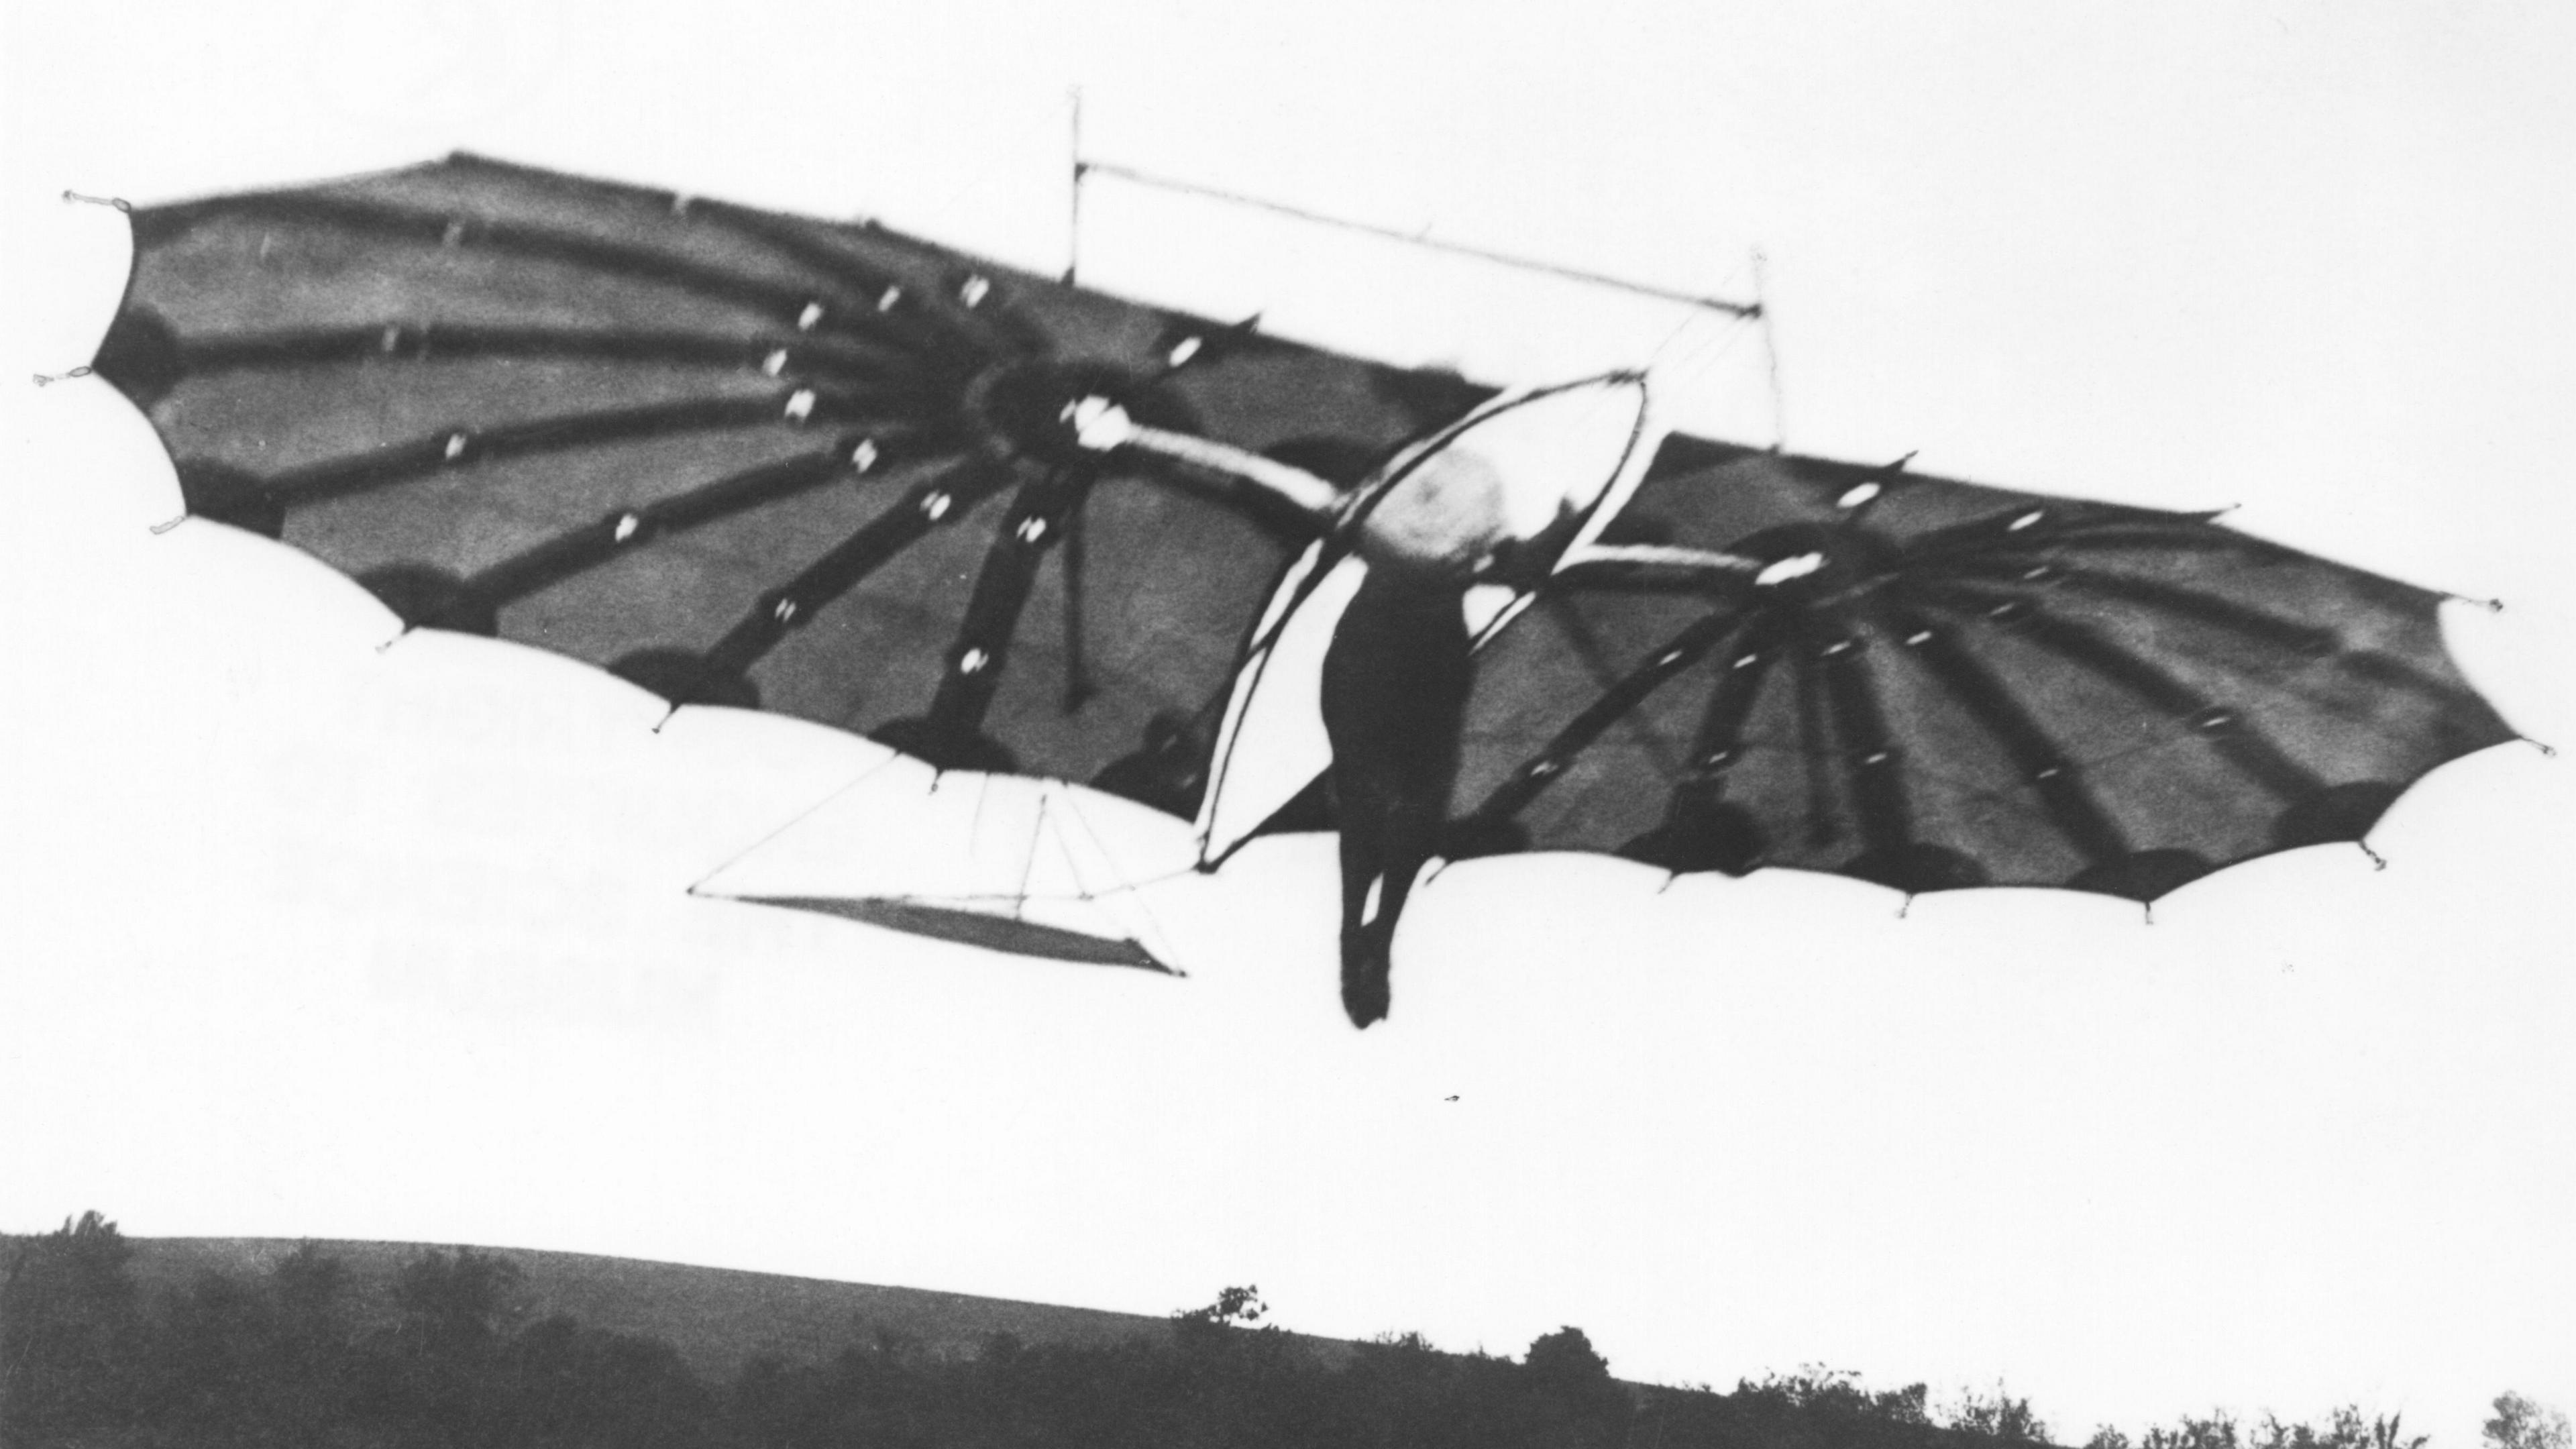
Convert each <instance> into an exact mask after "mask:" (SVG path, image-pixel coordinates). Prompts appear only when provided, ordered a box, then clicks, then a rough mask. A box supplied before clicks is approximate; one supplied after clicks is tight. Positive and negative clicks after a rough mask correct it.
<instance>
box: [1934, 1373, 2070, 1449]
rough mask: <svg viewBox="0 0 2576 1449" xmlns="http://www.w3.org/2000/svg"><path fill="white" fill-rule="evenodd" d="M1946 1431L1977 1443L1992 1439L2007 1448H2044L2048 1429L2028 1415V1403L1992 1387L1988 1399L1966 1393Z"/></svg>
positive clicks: (2034, 1417) (2033, 1416) (1999, 1385)
mask: <svg viewBox="0 0 2576 1449" xmlns="http://www.w3.org/2000/svg"><path fill="white" fill-rule="evenodd" d="M1950 1427H1951V1428H1953V1429H1956V1430H1958V1431H1959V1432H1960V1433H1962V1434H1974V1435H1976V1436H1977V1437H1978V1438H1981V1439H1996V1440H2000V1441H2002V1442H2004V1443H2007V1444H2045V1443H2047V1442H2048V1425H2047V1424H2045V1423H2043V1422H2041V1420H2040V1417H2039V1415H2038V1414H2036V1413H2034V1412H2032V1410H2031V1407H2030V1400H2028V1399H2016V1398H2014V1397H2013V1396H2012V1395H2011V1394H2008V1393H2006V1392H2004V1386H2003V1385H2002V1384H1997V1385H1995V1396H1994V1397H1993V1398H1991V1399H1989V1398H1986V1397H1984V1396H1983V1395H1980V1394H1978V1393H1977V1392H1976V1391H1975V1390H1973V1389H1972V1390H1970V1391H1969V1392H1968V1394H1967V1396H1966V1397H1965V1398H1964V1399H1962V1400H1961V1401H1960V1404H1959V1408H1958V1411H1957V1412H1955V1413H1953V1414H1952V1415H1951V1416H1950Z"/></svg>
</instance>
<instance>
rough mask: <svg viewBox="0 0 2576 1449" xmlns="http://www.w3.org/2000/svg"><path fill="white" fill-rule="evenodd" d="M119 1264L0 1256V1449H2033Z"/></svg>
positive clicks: (1244, 1316)
mask: <svg viewBox="0 0 2576 1449" xmlns="http://www.w3.org/2000/svg"><path fill="white" fill-rule="evenodd" d="M132 1252H133V1249H132V1247H131V1245H130V1244H128V1243H127V1242H126V1241H125V1240H124V1238H123V1237H122V1236H121V1235H119V1233H118V1232H117V1230H116V1226H115V1224H113V1223H110V1222H107V1221H106V1220H104V1219H102V1218H101V1217H99V1215H98V1214H96V1213H90V1214H87V1215H85V1216H83V1217H82V1218H81V1219H80V1220H79V1221H78V1222H77V1223H66V1224H65V1225H64V1227H63V1229H62V1230H61V1231H59V1232H56V1233H52V1234H49V1235H47V1236H44V1237H41V1238H33V1239H26V1240H21V1241H20V1242H19V1243H17V1244H16V1245H15V1246H14V1247H13V1248H12V1249H11V1250H10V1251H9V1253H8V1254H7V1261H6V1264H5V1272H6V1279H5V1285H0V1439H5V1442H7V1443H8V1444H10V1445H13V1446H28V1449H34V1446H42V1445H85V1446H133V1449H143V1446H162V1445H174V1446H175V1445H181V1444H186V1445H210V1446H226V1445H244V1446H247V1445H280V1446H300V1445H314V1446H331V1449H344V1446H345V1449H372V1446H389V1449H408V1446H424V1449H425V1446H439V1449H447V1446H472V1449H483V1446H489V1449H505V1446H522V1445H524V1446H587V1445H598V1446H621V1449H622V1446H653V1445H672V1446H683V1445H706V1446H718V1449H731V1446H741V1449H772V1446H775V1449H786V1446H791V1445H792V1446H797V1449H829V1446H842V1445H848V1446H859V1445H870V1446H874V1445H891V1446H914V1445H918V1446H934V1445H935V1446H997V1449H998V1446H1006V1445H1030V1446H1037V1445H1046V1446H1055V1445H1127V1446H1139V1449H1151V1446H1253V1449H1258V1446H1281V1449H1286V1446H1301V1445H1317V1446H1324V1445H1330V1446H1371V1445H1382V1446H1390V1449H1392V1446H1405V1449H1414V1446H1420V1449H1442V1446H1450V1445H1455V1446H1460V1449H1468V1446H1473V1449H1510V1446H1550V1449H1555V1446H1602V1449H1610V1446H1628V1445H1653V1446H1656V1449H1691V1446H1781V1449H1809V1446H1812V1449H1971V1446H1978V1449H1995V1446H1998V1445H2002V1444H2034V1445H2035V1444H2041V1443H2044V1442H2046V1440H2047V1435H2048V1431H2047V1428H2046V1426H2045V1425H2043V1424H2041V1423H2040V1422H2039V1421H2038V1420H2037V1419H2036V1418H2035V1417H2033V1416H2032V1414H2031V1412H2030V1408H2029V1405H2028V1404H2027V1403H2026V1402H2024V1401H2021V1400H2015V1399H2012V1398H2010V1397H2008V1396H2004V1395H2002V1394H2000V1393H1999V1394H1998V1395H1997V1396H1996V1397H1994V1398H1992V1399H1978V1398H1973V1397H1972V1398H1971V1399H1970V1400H1968V1402H1967V1403H1966V1404H1965V1405H1964V1406H1962V1407H1961V1408H1959V1409H1957V1410H1955V1411H1953V1412H1951V1413H1950V1414H1948V1415H1947V1416H1946V1417H1947V1422H1936V1421H1935V1419H1934V1416H1933V1415H1932V1413H1931V1411H1930V1408H1929V1405H1928V1402H1927V1400H1928V1396H1927V1394H1926V1392H1925V1390H1924V1388H1923V1387H1922V1386H1921V1385H1916V1386H1914V1387H1912V1388H1908V1389H1903V1390H1894V1391H1875V1392H1873V1391H1870V1390H1867V1389H1865V1388H1863V1387H1861V1386H1860V1385H1859V1384H1858V1383H1857V1382H1856V1381H1855V1380H1854V1379H1853V1378H1852V1377H1851V1376H1850V1375H1847V1374H1835V1373H1824V1372H1816V1371H1810V1372H1808V1373H1804V1374H1801V1375H1797V1376H1793V1377H1787V1378H1779V1377H1775V1378H1772V1379H1769V1380H1766V1381H1764V1382H1761V1383H1758V1384H1757V1383H1747V1384H1741V1385H1739V1386H1738V1387H1737V1389H1736V1391H1735V1392H1733V1393H1731V1394H1721V1393H1716V1392H1712V1391H1710V1390H1707V1389H1661V1388H1655V1389H1645V1388H1638V1387H1636V1386H1633V1385H1629V1384H1624V1383H1621V1382H1619V1381H1618V1380H1616V1379H1613V1378H1612V1377H1611V1375H1610V1371H1609V1365H1608V1364H1607V1363H1606V1362H1605V1361H1604V1360H1603V1359H1602V1358H1601V1356H1600V1355H1599V1354H1597V1353H1595V1352H1594V1351H1593V1349H1592V1345H1591V1343H1590V1341H1589V1340H1587V1339H1586V1338H1585V1337H1584V1335H1583V1333H1582V1332H1581V1331H1580V1330H1579V1329H1574V1328H1566V1329H1562V1330H1559V1331H1558V1332H1555V1333H1551V1334H1547V1335H1545V1336H1543V1337H1541V1338H1540V1339H1538V1341H1537V1342H1535V1343H1533V1344H1531V1345H1530V1347H1529V1351H1528V1352H1527V1354H1526V1355H1524V1356H1523V1358H1522V1359H1521V1360H1520V1361H1518V1362H1515V1361H1512V1360H1510V1359H1504V1358H1496V1357H1491V1356H1487V1355H1484V1354H1481V1353H1477V1354H1451V1353H1444V1352H1441V1351H1438V1350H1435V1349H1433V1348H1431V1347H1430V1346H1429V1345H1427V1344H1425V1343H1424V1342H1423V1341H1422V1340H1421V1339H1420V1338H1418V1337H1414V1336H1410V1335H1408V1336H1405V1337H1401V1338H1390V1339H1385V1340H1381V1341H1378V1342H1374V1343H1368V1344H1361V1345H1357V1346H1355V1348H1354V1349H1353V1350H1352V1351H1350V1352H1348V1353H1337V1354H1326V1353H1322V1352H1318V1351H1317V1349H1316V1347H1315V1346H1314V1345H1313V1344H1311V1343H1309V1342H1303V1341H1300V1340H1299V1339H1297V1338H1296V1337H1294V1336H1292V1335H1290V1334H1286V1333H1283V1332H1280V1331H1278V1330H1277V1329H1276V1328H1274V1327H1269V1326H1265V1325H1262V1324H1261V1323H1260V1321H1259V1320H1260V1319H1261V1317H1262V1308H1261V1304H1260V1300H1259V1298H1258V1297H1257V1296H1256V1295H1255V1294H1254V1292H1253V1291H1252V1290H1250V1289H1228V1290H1226V1292H1225V1293H1224V1294H1223V1295H1221V1296H1220V1297H1219V1299H1218V1301H1217V1302H1215V1303H1214V1304H1211V1305H1209V1306H1207V1307H1205V1308H1201V1309H1196V1310H1192V1311H1189V1312H1185V1313H1181V1314H1178V1315H1175V1317H1174V1319H1173V1321H1172V1324H1171V1331H1170V1332H1169V1333H1167V1334H1151V1333H1149V1334H1142V1335H1139V1336H1137V1337H1135V1338H1133V1339H1129V1340H1126V1341H1123V1342H1119V1343H1115V1344H1111V1345H1106V1346H1101V1345H1084V1346H1069V1345H1050V1344H1032V1343H1023V1342H1021V1341H1019V1340H1018V1339H1016V1338H1013V1337H1011V1336H1009V1335H998V1336H995V1337H993V1338H990V1339H988V1340H987V1341H986V1342H985V1343H984V1344H983V1346H982V1348H981V1349H980V1351H978V1352H974V1353H970V1354H961V1353H937V1352H931V1351H928V1350H926V1349H924V1348H923V1347H921V1346H920V1345H917V1344H914V1343H910V1342H907V1341H904V1340H902V1339H899V1338H892V1337H880V1338H878V1339H877V1340H876V1341H874V1342H869V1343H862V1344H854V1345H852V1346H851V1347H849V1348H848V1349H846V1350H844V1351H843V1352H842V1353H841V1354H840V1355H839V1356H838V1357H836V1358H835V1359H833V1360H832V1361H831V1362H829V1363H825V1364H809V1363H790V1362H787V1361H786V1360H784V1359H782V1358H779V1357H777V1356H775V1355H769V1356H761V1357H755V1358H753V1359H752V1360H750V1361H749V1362H748V1363H746V1364H745V1365H744V1366H743V1367H742V1369H741V1370H740V1371H739V1372H738V1373H737V1374H735V1375H734V1377H733V1378H732V1380H731V1381H730V1382H726V1383H715V1382H710V1381H709V1380H707V1379H706V1378H704V1377H702V1376H701V1375H700V1374H698V1373H697V1372H695V1371H694V1370H693V1369H692V1368H691V1367H690V1365H689V1364H688V1363H687V1362H686V1361H685V1360H684V1359H683V1358H682V1357H681V1355H680V1353H679V1352H678V1351H677V1350H676V1349H674V1348H672V1347H671V1346H670V1345H669V1344H666V1343H664V1342H662V1341H660V1340H658V1339H653V1338H647V1337H640V1336H636V1335H632V1334H624V1333H614V1332H608V1331H605V1330H602V1329H598V1328H593V1327H590V1326H587V1325H585V1324H582V1323H580V1322H577V1321H575V1320H574V1319H572V1318H570V1317H566V1316H561V1315H557V1316H552V1317H546V1318H541V1319H538V1320H536V1321H534V1322H525V1321H522V1315H520V1314H518V1313H516V1312H514V1311H513V1310H514V1290H515V1289H516V1288H517V1287H518V1280H519V1270H518V1268H517V1266H516V1265H515V1264H513V1263H511V1262H510V1261H509V1260H507V1259H506V1258H501V1257H497V1256H492V1255H487V1254H481V1253H476V1252H474V1251H472V1250H471V1249H456V1250H452V1251H423V1252H422V1253H421V1254H420V1255H419V1256H417V1257H415V1258H413V1259H412V1260H411V1261H410V1262H408V1263H407V1264H405V1265H404V1266H403V1268H402V1269H401V1270H400V1272H399V1273H398V1274H397V1275H396V1277H395V1279H394V1281H393V1283H392V1285H391V1288H390V1291H389V1293H386V1294H376V1293H366V1294H361V1293H359V1292H358V1291H357V1290H356V1288H355V1287H354V1285H353V1283H352V1280H351V1276H350V1274H349V1272H348V1271H347V1269H346V1268H345V1266H344V1265H343V1264H341V1263H340V1262H339V1261H338V1260H337V1259H335V1258H333V1257H332V1256H330V1255H329V1254H327V1253H325V1252H323V1251H321V1250H319V1249H317V1248H316V1247H314V1246H313V1245H311V1244H306V1245H304V1246H302V1247H300V1248H298V1249H296V1250H295V1251H293V1252H291V1253H288V1254H286V1255H285V1256H284V1257H282V1258H280V1259H279V1260H277V1261H276V1262H275V1263H273V1264H272V1265H271V1266H270V1268H269V1269H268V1271H267V1272H266V1273H265V1274H263V1275H260V1276H258V1277H256V1278H243V1277H237V1276H232V1275H227V1274H221V1273H207V1274H205V1275H203V1276H201V1277H200V1278H198V1279H197V1280H196V1281H195V1282H194V1283H192V1284H190V1285H188V1286H187V1287H185V1288H184V1289H178V1290H172V1291H165V1292H162V1293H159V1294H156V1295H153V1296H152V1301H149V1302H147V1301H145V1295H144V1294H143V1293H142V1291H141V1290H140V1289H139V1288H138V1286H137V1285H136V1283H135V1281H134V1279H133V1277H132V1276H131V1274H130V1273H129V1271H128V1259H129V1258H130V1256H131V1255H132ZM2191 1427H2194V1428H2198V1429H2202V1430H2204V1431H2207V1430H2211V1429H2213V1428H2214V1421H2213V1422H2212V1423H2211V1424H2198V1423H2195V1424H2194V1425H2192V1426H2191ZM2267 1427H2268V1428H2269V1429H2270V1430H2272V1431H2273V1432H2271V1433H2270V1434H2268V1435H2267V1434H2263V1433H2255V1434H2249V1435H2248V1436H2247V1437H2246V1438H2245V1440H2244V1441H2243V1444H2242V1449H2416V1446H2417V1445H2420V1441H2414V1444H2411V1445H2410V1444H2408V1443H2407V1441H2401V1440H2396V1439H2395V1438H2394V1435H2393V1425H2387V1426H2382V1425H2378V1424H2375V1423H2374V1424H2372V1425H2368V1426H2365V1425H2364V1424H2363V1423H2362V1422H2361V1421H2360V1419H2359V1417H2358V1416H2357V1415H2354V1416H2350V1417H2349V1418H2348V1419H2347V1418H2346V1416H2338V1419H2337V1423H2336V1424H2335V1425H2334V1426H2333V1427H2332V1429H2330V1430H2329V1431H2327V1432H2326V1433H2322V1434H2321V1433H2318V1432H2317V1431H2312V1430H2309V1429H2307V1428H2305V1427H2304V1426H2301V1427H2300V1428H2298V1429H2297V1431H2296V1434H2295V1435H2293V1434H2292V1433H2291V1432H2290V1431H2288V1430H2286V1429H2284V1428H2283V1426H2279V1425H2277V1424H2275V1425H2269V1426H2267ZM2371 1429H2377V1430H2378V1433H2377V1435H2375V1436H2374V1435H2372V1434H2371V1433H2370V1430H2371ZM2336 1431H2341V1432H2336ZM2374 1438H2375V1440H2376V1442H2374ZM2096 1442H2097V1443H2102V1442H2103V1440H2102V1439H2101V1438H2099V1437H2097V1441H2096ZM2119 1442H2120V1441H2118V1440H2117V1438H2116V1436H2110V1442H2109V1443H2105V1444H2104V1449H2111V1445H2112V1444H2116V1443H2119ZM2141 1449H2240V1446H2239V1441H2238V1440H2237V1439H2236V1437H2235V1429H2234V1426H2233V1425H2232V1424H2231V1425H2228V1426H2227V1428H2226V1435H2225V1437H2224V1438H2223V1439H2221V1438H2219V1437H2218V1436H2217V1435H2216V1434H2215V1433H2208V1434H2206V1436H2205V1437H2204V1435H2201V1434H2195V1435H2193V1436H2192V1437H2191V1439H2189V1440H2186V1439H2184V1438H2182V1437H2180V1436H2179V1435H2178V1434H2177V1435H2175V1436H2168V1435H2166V1434H2164V1433H2162V1432H2161V1431H2159V1432H2151V1433H2150V1434H2149V1435H2148V1436H2147V1438H2146V1441H2145V1444H2144V1445H2143V1446H2141Z"/></svg>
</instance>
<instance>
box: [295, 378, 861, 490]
mask: <svg viewBox="0 0 2576 1449" xmlns="http://www.w3.org/2000/svg"><path fill="white" fill-rule="evenodd" d="M890 400H891V401H894V402H896V403H897V404H898V409H896V410H895V415H894V416H892V417H888V416H887V414H885V413H879V412H875V411H873V410H872V404H873V403H875V402H877V401H880V399H875V398H871V397H870V396H868V395H866V394H856V393H831V392H824V391H821V390H819V389H814V388H782V389H780V390H779V391H778V392H777V393H776V394H775V395H774V396H772V397H766V398H762V397H748V398H689V399H686V400H683V401H680V402H668V403H652V404H648V405H645V406H642V407H630V408H603V409H598V410H595V411H590V412H573V413H559V414H556V415H555V416H552V417H544V418H533V419H530V420H528V421H525V422H516V423H505V424H503V425H501V426H499V427H494V428H485V429H481V430H476V429H473V428H464V427H460V428H450V429H445V430H442V431H440V432H437V433H432V434H429V435H427V436H425V437H415V438H408V439H404V440H402V441H400V442H394V443H388V444H386V445H384V446H383V447H381V448H374V449H370V450H368V451H366V452H363V453H352V454H348V455H345V456H343V457H338V458H330V459H326V460H324V461H322V462H319V463H312V464H307V465H306V466H304V467H301V468H293V469H289V470H287V471H285V472H283V473H279V474H276V475H275V476H273V477H271V478H269V479H267V480H266V481H265V483H264V484H263V485H262V489H263V491H264V492H265V493H266V494H267V495H268V496H269V497H270V498H273V499H275V500H277V501H278V502H281V503H285V504H290V505H292V504H296V503H304V502H309V501H312V500H316V499H322V498H338V497H345V496H347V495H350V494H353V493H364V492H368V491H370V490H373V489H377V488H383V487H386V486H388V485H391V484H395V483H402V482H408V481H410V480H412V479H415V478H425V477H428V476H429V475H431V474H434V473H439V472H443V471H445V470H447V469H449V468H456V467H463V466H468V465H471V464H474V463H480V462H486V461H489V460H492V459H495V458H508V457H516V456H521V455H525V454H531V453H548V452H562V451H566V450H569V449H573V448H585V447H592V446H595V445H598V444H602V443H624V442H633V441H637V440H640V439H644V438H655V437H663V436H667V435H669V434H672V433H691V432H715V431H721V430H723V429H726V428H748V427H758V426H760V425H761V424H764V423H776V424H780V425H784V426H798V425H802V424H806V423H811V422H816V421H833V422H865V421H874V420H877V419H879V418H885V419H886V420H888V421H896V420H901V411H900V410H901V409H902V408H908V407H909V406H910V400H909V398H903V397H898V398H894V399H890Z"/></svg>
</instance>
